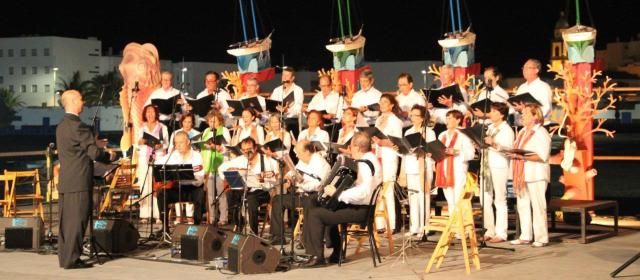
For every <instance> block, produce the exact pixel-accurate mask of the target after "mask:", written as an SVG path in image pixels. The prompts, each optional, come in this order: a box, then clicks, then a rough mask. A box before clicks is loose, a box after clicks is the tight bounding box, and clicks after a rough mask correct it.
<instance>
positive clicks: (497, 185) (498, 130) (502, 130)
mask: <svg viewBox="0 0 640 280" xmlns="http://www.w3.org/2000/svg"><path fill="white" fill-rule="evenodd" d="M488 115H489V120H490V121H491V124H490V125H489V127H488V128H487V135H486V137H485V138H484V141H485V143H487V145H489V150H488V151H487V153H486V154H485V156H486V157H487V159H486V160H485V162H486V165H487V166H486V167H485V168H488V171H489V173H488V174H490V179H491V181H489V180H487V184H485V189H484V199H482V200H481V202H482V203H483V204H484V222H483V224H484V228H485V229H486V230H487V231H486V232H485V233H484V240H485V241H487V242H489V243H499V242H504V241H506V240H507V218H508V212H507V211H508V209H507V178H509V158H508V157H507V156H506V155H505V154H504V153H501V152H500V150H504V149H511V148H512V147H513V138H514V135H513V129H511V126H509V124H508V123H507V121H506V118H507V116H508V115H509V106H508V105H507V104H506V103H501V102H496V103H493V104H491V111H490V112H489V114H488ZM487 179H488V178H487ZM481 180H484V179H483V178H482V177H481ZM489 184H491V185H490V186H491V188H488V187H487V186H489ZM492 204H493V205H495V207H496V217H495V220H494V218H493V205H492Z"/></svg>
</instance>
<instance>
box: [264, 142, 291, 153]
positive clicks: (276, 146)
mask: <svg viewBox="0 0 640 280" xmlns="http://www.w3.org/2000/svg"><path fill="white" fill-rule="evenodd" d="M262 147H263V148H269V150H271V152H273V153H275V152H279V151H284V150H285V149H286V147H285V146H284V143H282V140H280V138H276V139H273V140H271V141H269V142H267V143H264V145H262Z"/></svg>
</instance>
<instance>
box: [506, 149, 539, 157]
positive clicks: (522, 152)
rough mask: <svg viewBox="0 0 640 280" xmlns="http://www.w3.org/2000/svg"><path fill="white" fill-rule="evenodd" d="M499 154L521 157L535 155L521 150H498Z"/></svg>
mask: <svg viewBox="0 0 640 280" xmlns="http://www.w3.org/2000/svg"><path fill="white" fill-rule="evenodd" d="M500 152H502V153H505V154H516V155H522V156H526V155H532V154H535V152H532V151H528V150H523V149H507V150H500Z"/></svg>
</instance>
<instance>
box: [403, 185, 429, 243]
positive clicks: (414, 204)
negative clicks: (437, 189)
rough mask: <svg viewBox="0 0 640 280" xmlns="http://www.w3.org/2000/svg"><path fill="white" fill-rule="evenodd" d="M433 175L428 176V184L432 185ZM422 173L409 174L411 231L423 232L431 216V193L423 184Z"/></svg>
mask: <svg viewBox="0 0 640 280" xmlns="http://www.w3.org/2000/svg"><path fill="white" fill-rule="evenodd" d="M431 180H432V179H431V176H427V183H426V184H427V185H428V186H430V185H431ZM421 181H422V178H421V175H419V174H407V188H408V189H409V232H410V233H415V234H421V233H424V232H422V229H423V228H424V226H425V225H426V224H428V223H429V217H430V216H431V194H430V193H429V192H425V191H424V187H423V186H421V184H420V182H421Z"/></svg>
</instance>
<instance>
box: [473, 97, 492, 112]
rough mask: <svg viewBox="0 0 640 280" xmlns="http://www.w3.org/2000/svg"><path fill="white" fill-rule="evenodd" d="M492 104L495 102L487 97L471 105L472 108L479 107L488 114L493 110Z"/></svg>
mask: <svg viewBox="0 0 640 280" xmlns="http://www.w3.org/2000/svg"><path fill="white" fill-rule="evenodd" d="M491 105H493V102H492V101H491V100H489V99H486V98H485V99H482V100H480V101H478V102H476V103H473V104H471V106H470V107H471V110H475V109H478V110H480V112H482V113H485V114H487V113H489V112H490V111H491Z"/></svg>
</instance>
